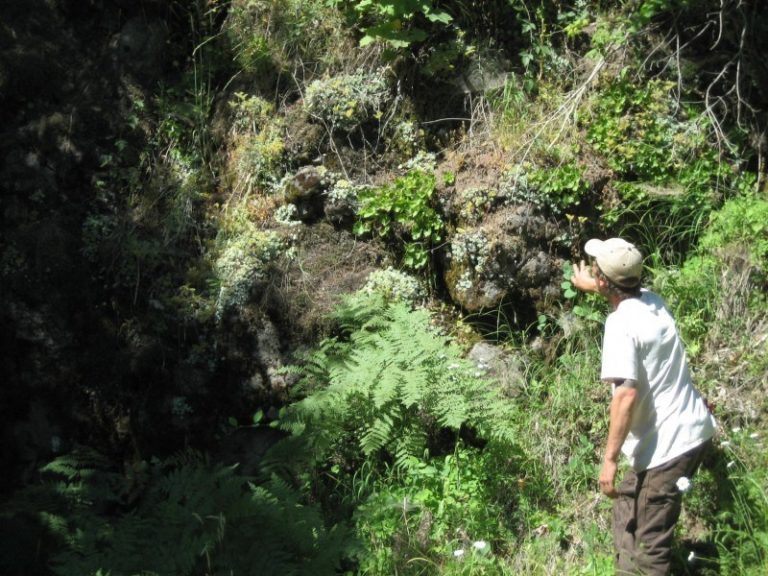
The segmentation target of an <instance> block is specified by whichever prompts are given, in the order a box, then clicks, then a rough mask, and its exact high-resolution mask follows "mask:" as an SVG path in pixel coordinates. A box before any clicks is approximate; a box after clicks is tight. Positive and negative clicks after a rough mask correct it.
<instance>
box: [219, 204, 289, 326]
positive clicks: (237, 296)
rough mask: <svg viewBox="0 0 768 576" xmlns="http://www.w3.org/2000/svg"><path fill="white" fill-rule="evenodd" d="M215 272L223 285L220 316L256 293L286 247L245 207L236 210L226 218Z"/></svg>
mask: <svg viewBox="0 0 768 576" xmlns="http://www.w3.org/2000/svg"><path fill="white" fill-rule="evenodd" d="M221 224H222V227H221V230H220V232H219V236H218V238H217V239H216V249H215V251H214V256H213V270H214V272H215V274H216V279H217V282H218V285H219V294H218V298H217V300H216V317H217V318H219V319H220V318H221V317H222V315H223V314H224V312H225V311H227V310H228V309H229V308H231V307H240V306H243V305H244V304H246V303H247V302H248V301H249V299H250V298H251V296H252V294H253V290H254V289H255V288H256V287H258V286H259V284H260V283H261V282H263V281H264V280H266V278H267V276H268V266H269V264H270V263H271V262H272V261H273V260H274V259H275V258H277V256H279V255H280V254H281V253H282V251H283V249H284V248H285V246H284V245H283V242H282V241H281V240H280V238H279V237H278V236H277V235H276V234H275V233H273V232H265V231H263V230H260V229H259V228H258V227H257V226H256V224H255V223H254V222H252V221H251V220H250V219H249V218H248V215H247V213H246V211H245V209H244V208H243V207H236V208H235V209H233V210H232V211H231V212H230V213H229V214H226V215H225V217H224V218H223V220H222V222H221Z"/></svg>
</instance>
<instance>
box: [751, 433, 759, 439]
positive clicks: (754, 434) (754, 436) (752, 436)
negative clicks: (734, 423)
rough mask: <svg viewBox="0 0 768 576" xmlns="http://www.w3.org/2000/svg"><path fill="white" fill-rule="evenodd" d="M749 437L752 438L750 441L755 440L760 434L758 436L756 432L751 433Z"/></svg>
mask: <svg viewBox="0 0 768 576" xmlns="http://www.w3.org/2000/svg"><path fill="white" fill-rule="evenodd" d="M749 437H750V438H752V440H757V439H758V438H760V434H758V433H757V432H753V433H752V434H750V435H749Z"/></svg>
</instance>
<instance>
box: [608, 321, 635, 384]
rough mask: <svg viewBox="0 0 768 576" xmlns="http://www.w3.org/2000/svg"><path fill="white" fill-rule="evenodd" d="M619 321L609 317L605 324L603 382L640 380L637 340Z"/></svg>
mask: <svg viewBox="0 0 768 576" xmlns="http://www.w3.org/2000/svg"><path fill="white" fill-rule="evenodd" d="M617 320H618V319H617V318H615V317H612V316H609V317H608V318H607V319H606V322H605V335H604V337H603V359H602V366H601V369H600V378H601V379H602V380H613V379H625V380H626V379H629V380H637V379H638V354H637V346H636V345H635V339H634V337H633V336H632V334H630V333H629V330H627V327H626V326H623V325H622V323H621V322H620V321H617Z"/></svg>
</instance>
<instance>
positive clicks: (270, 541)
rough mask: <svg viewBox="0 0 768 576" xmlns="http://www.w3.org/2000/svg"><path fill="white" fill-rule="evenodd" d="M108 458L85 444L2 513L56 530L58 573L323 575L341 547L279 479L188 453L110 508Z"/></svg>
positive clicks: (335, 532)
mask: <svg viewBox="0 0 768 576" xmlns="http://www.w3.org/2000/svg"><path fill="white" fill-rule="evenodd" d="M106 464H107V462H106V459H104V458H103V457H101V456H100V455H98V454H97V453H96V452H93V451H91V450H87V449H80V450H78V451H77V452H75V453H73V454H69V455H67V456H64V457H62V458H58V459H57V460H55V461H54V462H52V463H51V464H49V465H47V466H46V467H45V468H44V470H45V474H46V484H44V485H43V486H38V487H35V488H34V489H31V490H27V491H24V492H22V493H20V494H19V495H18V496H19V497H18V498H14V506H15V509H10V508H9V507H6V508H5V509H3V511H2V512H3V516H4V517H5V518H6V519H8V518H11V519H13V518H14V517H19V518H21V515H22V514H26V515H30V514H34V515H35V517H36V518H38V522H39V524H40V525H42V526H44V527H45V529H46V530H47V531H48V532H49V533H50V534H51V535H55V536H57V538H58V542H59V544H60V549H59V550H58V552H56V553H54V554H52V557H51V558H50V562H49V565H50V567H51V568H52V570H53V572H54V573H56V574H59V575H62V576H69V575H78V576H80V575H93V574H112V575H114V576H118V575H122V574H126V575H129V574H147V575H149V574H157V575H166V574H167V575H187V574H189V575H192V574H202V573H206V574H207V573H215V574H224V573H226V574H229V573H235V574H264V575H271V574H274V575H278V574H281V575H282V574H331V573H334V572H335V570H336V567H337V565H338V564H339V562H340V558H341V555H342V552H343V550H344V549H345V548H346V546H347V540H348V534H347V531H346V530H344V529H341V528H334V529H331V530H328V529H326V527H325V525H324V522H323V519H322V517H321V514H320V512H319V510H318V509H316V508H313V507H309V506H305V505H303V504H302V501H301V498H300V496H299V495H298V493H296V492H295V491H293V490H292V489H291V488H290V487H289V486H287V485H286V484H285V483H284V482H282V481H280V480H279V479H278V478H276V477H272V478H268V479H266V480H265V481H264V482H262V483H260V484H258V485H257V484H254V483H253V482H248V481H247V479H245V478H242V477H239V476H237V475H236V474H235V472H234V468H233V467H225V466H222V465H211V464H209V463H208V461H207V459H206V458H205V457H203V456H202V455H200V454H197V453H194V452H191V451H186V452H184V453H181V454H179V455H177V456H175V457H173V458H170V459H168V460H167V461H166V462H156V463H154V464H153V465H151V466H150V467H149V468H148V470H147V472H146V477H145V478H144V486H143V490H142V492H141V496H140V499H139V500H138V502H139V504H138V505H137V506H135V507H134V508H132V509H130V510H127V511H124V512H123V513H119V514H116V513H117V512H119V509H117V508H115V507H114V504H115V503H119V502H120V499H121V484H120V483H119V482H117V480H119V479H120V476H119V475H117V474H115V473H113V472H111V471H110V470H109V469H108V468H106ZM105 486H112V487H113V488H114V490H113V491H111V492H110V491H108V490H106V489H105ZM41 505H42V506H41ZM33 510H34V512H33ZM32 544H33V545H34V542H33V543H32ZM2 552H3V554H2V555H3V556H6V555H8V557H10V556H11V555H13V554H15V551H11V550H3V551H2ZM14 573H19V572H18V571H15V572H14Z"/></svg>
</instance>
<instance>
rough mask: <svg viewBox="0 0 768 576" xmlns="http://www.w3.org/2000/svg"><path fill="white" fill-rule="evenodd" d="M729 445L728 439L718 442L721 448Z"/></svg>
mask: <svg viewBox="0 0 768 576" xmlns="http://www.w3.org/2000/svg"><path fill="white" fill-rule="evenodd" d="M730 445H731V441H730V440H723V441H722V442H720V446H722V447H723V448H727V447H728V446H730Z"/></svg>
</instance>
